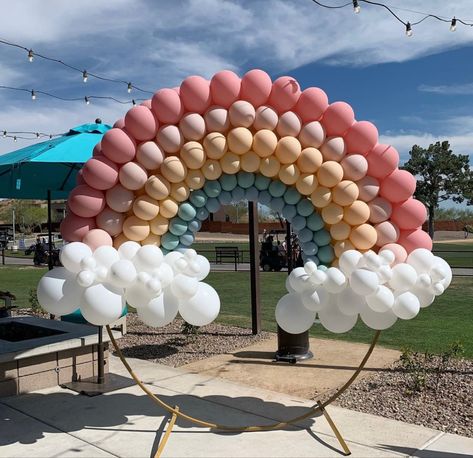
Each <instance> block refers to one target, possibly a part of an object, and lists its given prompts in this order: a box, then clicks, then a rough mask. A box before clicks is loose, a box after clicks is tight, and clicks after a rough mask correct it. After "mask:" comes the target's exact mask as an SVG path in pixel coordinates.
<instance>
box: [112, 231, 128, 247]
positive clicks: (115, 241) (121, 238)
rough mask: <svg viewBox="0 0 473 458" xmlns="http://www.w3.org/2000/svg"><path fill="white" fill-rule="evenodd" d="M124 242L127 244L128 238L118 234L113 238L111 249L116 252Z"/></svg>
mask: <svg viewBox="0 0 473 458" xmlns="http://www.w3.org/2000/svg"><path fill="white" fill-rule="evenodd" d="M125 242H129V239H128V237H127V236H126V235H125V234H123V233H122V234H118V235H117V236H116V237H114V238H113V248H115V249H116V250H118V249H119V248H120V246H121V245H123V244H124V243H125Z"/></svg>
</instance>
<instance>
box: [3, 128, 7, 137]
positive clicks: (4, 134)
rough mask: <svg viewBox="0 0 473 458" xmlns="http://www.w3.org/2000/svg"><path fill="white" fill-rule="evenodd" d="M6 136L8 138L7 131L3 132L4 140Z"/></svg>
mask: <svg viewBox="0 0 473 458" xmlns="http://www.w3.org/2000/svg"><path fill="white" fill-rule="evenodd" d="M6 136H7V131H6V130H4V131H3V138H6Z"/></svg>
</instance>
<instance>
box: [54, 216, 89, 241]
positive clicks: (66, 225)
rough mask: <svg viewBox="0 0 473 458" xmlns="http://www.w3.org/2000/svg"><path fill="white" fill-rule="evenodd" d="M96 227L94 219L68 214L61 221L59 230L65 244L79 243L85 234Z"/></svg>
mask: <svg viewBox="0 0 473 458" xmlns="http://www.w3.org/2000/svg"><path fill="white" fill-rule="evenodd" d="M96 227H97V226H96V224H95V218H82V217H81V216H77V215H75V214H74V213H72V212H69V213H68V214H67V215H66V217H65V218H64V219H63V220H62V221H61V225H60V227H59V230H60V232H61V235H62V238H63V239H64V240H66V241H67V242H80V241H82V239H83V238H84V236H85V234H87V232H89V231H91V230H92V229H95V228H96Z"/></svg>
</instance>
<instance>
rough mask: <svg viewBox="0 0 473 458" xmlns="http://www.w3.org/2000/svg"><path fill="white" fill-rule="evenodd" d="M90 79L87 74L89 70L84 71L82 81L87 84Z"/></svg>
mask: <svg viewBox="0 0 473 458" xmlns="http://www.w3.org/2000/svg"><path fill="white" fill-rule="evenodd" d="M88 78H89V75H88V74H87V70H84V71H83V72H82V81H84V83H87V79H88Z"/></svg>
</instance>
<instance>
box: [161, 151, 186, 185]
mask: <svg viewBox="0 0 473 458" xmlns="http://www.w3.org/2000/svg"><path fill="white" fill-rule="evenodd" d="M161 174H162V175H163V177H164V178H166V179H167V180H168V181H170V182H171V183H179V182H180V181H184V178H185V177H186V175H187V167H186V165H185V164H184V162H183V161H181V159H179V158H178V157H177V156H168V157H166V158H165V159H164V161H163V163H162V164H161Z"/></svg>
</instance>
